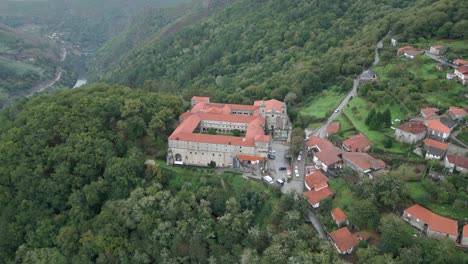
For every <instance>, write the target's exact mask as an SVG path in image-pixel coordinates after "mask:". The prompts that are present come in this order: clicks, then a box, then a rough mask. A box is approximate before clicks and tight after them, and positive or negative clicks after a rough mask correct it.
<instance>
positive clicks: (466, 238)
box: [460, 224, 468, 246]
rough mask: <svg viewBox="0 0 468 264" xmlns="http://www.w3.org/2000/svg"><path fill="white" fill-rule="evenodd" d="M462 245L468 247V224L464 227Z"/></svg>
mask: <svg viewBox="0 0 468 264" xmlns="http://www.w3.org/2000/svg"><path fill="white" fill-rule="evenodd" d="M460 244H462V245H463V246H468V224H466V225H464V226H463V231H462V234H461V238H460Z"/></svg>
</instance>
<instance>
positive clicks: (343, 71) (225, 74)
mask: <svg viewBox="0 0 468 264" xmlns="http://www.w3.org/2000/svg"><path fill="white" fill-rule="evenodd" d="M465 11H466V7H464V6H463V5H462V4H461V2H460V1H455V0H442V1H428V0H421V1H417V2H413V1H379V2H375V1H370V0H365V1H345V0H342V1H334V2H324V1H306V0H293V1H280V0H273V1H246V0H241V1H235V2H233V3H230V4H229V5H228V6H227V7H226V8H224V9H221V10H220V11H218V12H214V14H213V15H211V16H210V17H208V18H206V19H204V20H202V21H200V22H198V23H196V24H194V25H191V26H187V27H185V28H183V29H182V30H180V31H179V32H177V33H176V34H174V35H171V36H168V37H165V38H163V39H160V38H155V39H154V41H148V42H147V43H146V45H144V46H142V47H137V48H135V49H133V50H130V52H129V53H128V54H126V55H124V56H122V58H123V59H121V60H119V61H118V62H116V63H115V64H114V66H113V67H112V68H110V69H109V68H104V69H101V68H100V67H99V64H98V63H95V65H93V66H94V67H91V69H92V71H94V73H93V76H99V78H95V80H100V81H105V82H110V83H119V84H125V85H130V86H131V87H144V88H145V89H147V90H155V91H173V92H183V94H184V95H185V97H186V98H189V97H190V96H191V95H194V94H199V95H205V94H206V95H208V94H209V95H210V96H211V97H213V100H215V101H221V102H226V101H228V102H236V103H251V101H252V100H253V99H258V98H276V99H280V100H285V101H287V102H288V103H289V104H290V105H297V104H298V103H300V102H301V101H302V100H304V99H305V98H307V96H308V95H312V94H316V93H317V92H319V91H321V90H323V89H328V88H329V87H331V86H333V85H337V84H338V85H340V84H341V83H342V82H343V81H344V80H345V78H346V77H347V76H348V77H353V76H355V75H356V74H358V73H360V72H361V71H362V69H364V68H366V67H367V66H369V65H370V64H371V62H372V61H373V50H374V45H375V43H376V42H377V41H378V39H379V38H381V37H382V36H384V35H385V34H386V33H387V32H388V31H389V30H390V29H393V32H394V33H396V34H402V35H405V36H411V37H412V38H415V39H419V38H422V39H424V38H432V37H453V38H463V37H464V35H463V33H461V34H460V32H459V31H458V30H457V31H456V32H455V33H453V32H452V31H450V30H447V31H440V30H439V31H436V30H435V29H437V28H440V27H442V26H444V25H446V24H447V25H448V23H451V24H450V25H452V26H453V27H455V28H460V27H463V25H464V23H466V20H463V18H464V14H466V12H465ZM441 13H444V14H446V15H444V16H440V14H441ZM423 14H424V15H423ZM428 20H430V21H428ZM413 21H417V23H414V22H413ZM429 22H430V23H429ZM98 54H99V56H98V57H97V58H96V60H95V61H99V60H100V58H102V57H105V52H99V53H98ZM151 80H152V81H151ZM145 83H146V84H145ZM344 89H345V90H346V89H349V87H344ZM292 112H293V113H292V114H293V117H294V111H292Z"/></svg>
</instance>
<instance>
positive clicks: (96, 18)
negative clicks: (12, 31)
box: [0, 0, 190, 51]
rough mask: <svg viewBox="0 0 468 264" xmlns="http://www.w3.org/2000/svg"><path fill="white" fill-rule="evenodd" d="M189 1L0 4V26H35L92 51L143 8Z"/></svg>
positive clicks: (57, 0)
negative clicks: (59, 34) (57, 33)
mask: <svg viewBox="0 0 468 264" xmlns="http://www.w3.org/2000/svg"><path fill="white" fill-rule="evenodd" d="M189 1H190V0H99V1H95V0H71V1H68V0H46V1H2V2H1V3H0V22H3V23H7V24H8V25H10V26H12V27H20V26H30V25H34V26H39V27H40V31H41V32H42V33H49V32H60V33H62V34H63V36H62V37H63V39H64V40H66V41H70V42H72V43H73V44H75V45H79V46H81V48H82V49H84V50H87V51H89V50H91V51H92V50H95V49H97V48H98V47H100V46H101V45H103V44H104V43H105V42H106V41H107V40H109V39H110V38H111V37H113V36H115V35H116V34H118V33H120V32H122V31H123V30H125V29H126V28H127V27H128V26H129V24H130V23H131V21H132V17H133V16H134V15H136V14H138V13H139V12H141V11H142V10H144V9H145V8H148V7H151V8H166V7H172V6H176V5H178V4H181V3H184V2H189Z"/></svg>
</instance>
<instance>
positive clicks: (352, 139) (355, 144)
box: [343, 134, 371, 151]
mask: <svg viewBox="0 0 468 264" xmlns="http://www.w3.org/2000/svg"><path fill="white" fill-rule="evenodd" d="M343 145H344V146H345V147H347V148H349V149H351V151H353V150H354V149H365V148H367V147H369V146H370V145H371V143H370V141H369V140H368V139H367V138H366V137H365V136H364V135H363V134H358V135H353V136H349V137H348V139H346V140H345V141H343Z"/></svg>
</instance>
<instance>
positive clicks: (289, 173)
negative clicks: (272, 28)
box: [286, 170, 292, 178]
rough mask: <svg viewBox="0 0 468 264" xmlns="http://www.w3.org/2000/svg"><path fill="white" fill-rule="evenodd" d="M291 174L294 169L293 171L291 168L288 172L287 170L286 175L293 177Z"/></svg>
mask: <svg viewBox="0 0 468 264" xmlns="http://www.w3.org/2000/svg"><path fill="white" fill-rule="evenodd" d="M291 174H292V171H291V170H288V172H286V175H288V178H290V177H291Z"/></svg>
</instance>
